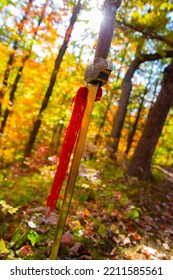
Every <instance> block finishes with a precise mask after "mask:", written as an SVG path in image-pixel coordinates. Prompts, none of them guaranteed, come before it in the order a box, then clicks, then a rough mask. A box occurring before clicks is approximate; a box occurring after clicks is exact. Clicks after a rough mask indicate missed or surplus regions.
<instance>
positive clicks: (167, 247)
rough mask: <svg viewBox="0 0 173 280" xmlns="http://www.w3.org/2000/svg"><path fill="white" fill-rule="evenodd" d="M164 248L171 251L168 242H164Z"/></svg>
mask: <svg viewBox="0 0 173 280" xmlns="http://www.w3.org/2000/svg"><path fill="white" fill-rule="evenodd" d="M163 248H164V249H165V250H166V251H170V247H169V245H168V244H167V243H163Z"/></svg>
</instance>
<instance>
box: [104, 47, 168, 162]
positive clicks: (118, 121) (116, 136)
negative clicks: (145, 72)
mask: <svg viewBox="0 0 173 280" xmlns="http://www.w3.org/2000/svg"><path fill="white" fill-rule="evenodd" d="M165 57H173V51H165ZM158 59H163V56H161V55H160V54H158V53H155V54H140V55H139V57H137V56H136V57H135V59H134V60H133V61H132V63H131V65H130V67H129V69H128V71H127V73H126V75H125V77H124V79H123V82H122V94H121V97H120V101H119V107H118V110H117V112H116V115H115V118H114V120H113V127H112V132H111V139H110V141H109V143H108V149H109V151H110V156H111V157H115V153H116V151H117V149H118V144H119V140H120V136H121V131H122V128H123V124H124V120H125V116H126V112H127V105H128V102H129V97H130V93H131V89H132V77H133V74H134V73H135V71H136V70H137V69H138V67H139V65H140V64H141V63H143V62H145V61H155V60H158Z"/></svg>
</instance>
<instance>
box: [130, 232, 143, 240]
mask: <svg viewBox="0 0 173 280" xmlns="http://www.w3.org/2000/svg"><path fill="white" fill-rule="evenodd" d="M132 238H133V239H134V240H135V241H139V240H141V238H142V237H141V236H140V235H139V234H138V233H137V232H136V231H135V232H134V233H133V234H132Z"/></svg>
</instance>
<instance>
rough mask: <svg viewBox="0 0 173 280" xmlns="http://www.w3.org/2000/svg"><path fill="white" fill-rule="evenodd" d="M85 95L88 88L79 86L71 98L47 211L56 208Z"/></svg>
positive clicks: (84, 102) (85, 100) (77, 130)
mask: <svg viewBox="0 0 173 280" xmlns="http://www.w3.org/2000/svg"><path fill="white" fill-rule="evenodd" d="M87 95H88V88H86V87H81V88H80V89H79V90H78V92H77V94H76V96H75V97H74V98H73V100H72V102H74V108H73V112H72V116H71V119H70V123H69V126H68V128H67V130H66V134H65V139H64V142H63V144H62V149H61V153H60V157H59V165H58V168H57V171H56V174H55V177H54V182H53V185H52V188H51V191H50V194H49V196H48V199H47V206H48V207H49V209H50V210H49V212H51V211H52V210H54V209H55V208H56V202H57V200H58V197H59V194H60V191H61V187H62V184H63V181H64V179H65V176H66V173H67V168H68V164H69V160H70V156H71V154H72V152H73V148H74V145H75V142H76V138H77V135H78V132H79V129H80V126H81V122H82V118H83V114H84V111H85V107H86V102H87Z"/></svg>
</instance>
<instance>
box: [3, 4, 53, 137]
mask: <svg viewBox="0 0 173 280" xmlns="http://www.w3.org/2000/svg"><path fill="white" fill-rule="evenodd" d="M48 1H49V0H46V3H45V4H44V6H43V7H42V11H41V15H40V18H39V20H38V24H37V27H36V29H35V32H34V36H33V40H35V38H36V36H37V33H38V29H39V27H40V25H41V23H42V21H43V18H44V13H45V9H46V6H47V4H48ZM25 18H26V17H25ZM32 46H33V45H31V47H30V50H29V54H28V55H26V56H25V57H24V58H23V59H22V66H21V67H20V68H19V69H18V72H17V75H16V78H15V81H14V83H13V85H12V89H11V91H10V96H9V104H10V106H11V109H12V106H13V100H14V98H15V92H16V89H17V85H18V82H19V80H20V77H21V75H22V72H23V69H24V66H25V63H26V62H27V60H28V59H29V58H30V55H31V52H32ZM11 109H10V110H9V108H8V107H7V108H6V109H5V112H4V116H3V120H2V123H1V128H0V132H1V133H3V131H4V128H5V126H6V123H7V120H8V116H9V114H10V112H11Z"/></svg>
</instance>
